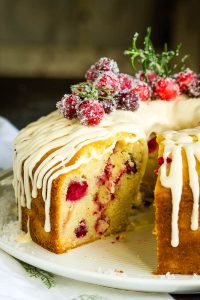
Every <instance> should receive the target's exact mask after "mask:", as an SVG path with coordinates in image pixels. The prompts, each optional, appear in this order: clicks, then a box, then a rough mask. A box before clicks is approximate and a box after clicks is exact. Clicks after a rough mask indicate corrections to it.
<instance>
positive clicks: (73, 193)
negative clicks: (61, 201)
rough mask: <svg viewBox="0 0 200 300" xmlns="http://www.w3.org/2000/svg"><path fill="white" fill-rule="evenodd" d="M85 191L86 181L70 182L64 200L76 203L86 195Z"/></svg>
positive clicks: (86, 189) (86, 187)
mask: <svg viewBox="0 0 200 300" xmlns="http://www.w3.org/2000/svg"><path fill="white" fill-rule="evenodd" d="M87 191H88V184H87V181H71V182H70V183H69V186H68V189H67V194H66V200H67V201H78V200H80V199H82V198H83V197H84V196H85V195H86V194H87Z"/></svg>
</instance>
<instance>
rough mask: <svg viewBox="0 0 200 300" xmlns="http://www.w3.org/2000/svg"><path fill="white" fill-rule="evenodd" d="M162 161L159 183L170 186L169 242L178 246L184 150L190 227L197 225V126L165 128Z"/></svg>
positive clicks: (199, 151)
mask: <svg viewBox="0 0 200 300" xmlns="http://www.w3.org/2000/svg"><path fill="white" fill-rule="evenodd" d="M163 137H164V140H163V141H162V144H163V145H164V153H163V158H164V163H163V164H162V165H161V168H160V182H161V184H162V186H164V187H166V188H170V189H171V194H172V220H171V245H172V246H173V247H177V246H178V245H179V229H178V219H179V206H180V201H181V196H182V189H183V162H182V151H183V150H184V151H185V154H186V157H187V164H188V175H189V185H190V188H191V191H192V194H193V209H192V215H191V230H197V229H198V227H199V188H200V187H199V177H198V172H197V169H196V159H197V160H198V161H200V127H196V128H195V129H185V130H180V131H177V132H175V131H168V132H165V133H164V134H163ZM169 156H171V158H172V162H171V163H170V170H169V174H167V157H169Z"/></svg>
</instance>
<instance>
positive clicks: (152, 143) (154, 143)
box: [148, 136, 158, 154]
mask: <svg viewBox="0 0 200 300" xmlns="http://www.w3.org/2000/svg"><path fill="white" fill-rule="evenodd" d="M157 149H158V143H157V141H156V136H155V137H153V138H152V139H150V140H149V141H148V150H149V154H151V153H153V152H155V151H156V150H157Z"/></svg>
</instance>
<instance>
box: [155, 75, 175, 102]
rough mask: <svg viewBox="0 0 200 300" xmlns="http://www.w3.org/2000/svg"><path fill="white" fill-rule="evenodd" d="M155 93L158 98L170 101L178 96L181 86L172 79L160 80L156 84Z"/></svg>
mask: <svg viewBox="0 0 200 300" xmlns="http://www.w3.org/2000/svg"><path fill="white" fill-rule="evenodd" d="M153 92H154V96H155V97H156V98H159V99H161V100H166V101H170V100H172V99H175V98H176V97H177V96H178V93H179V86H178V84H177V83H176V81H175V80H174V79H172V78H168V77H166V78H160V79H158V80H157V81H156V82H155V84H154V86H153Z"/></svg>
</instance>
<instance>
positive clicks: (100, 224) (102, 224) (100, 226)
mask: <svg viewBox="0 0 200 300" xmlns="http://www.w3.org/2000/svg"><path fill="white" fill-rule="evenodd" d="M109 226H110V222H109V220H108V218H106V217H105V216H101V217H99V218H98V219H97V221H96V223H95V225H94V228H95V230H96V233H97V234H100V235H102V234H105V233H106V231H107V230H108V228H109Z"/></svg>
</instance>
